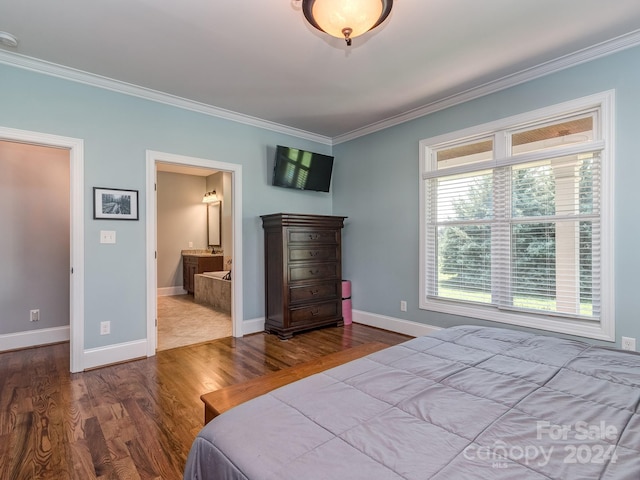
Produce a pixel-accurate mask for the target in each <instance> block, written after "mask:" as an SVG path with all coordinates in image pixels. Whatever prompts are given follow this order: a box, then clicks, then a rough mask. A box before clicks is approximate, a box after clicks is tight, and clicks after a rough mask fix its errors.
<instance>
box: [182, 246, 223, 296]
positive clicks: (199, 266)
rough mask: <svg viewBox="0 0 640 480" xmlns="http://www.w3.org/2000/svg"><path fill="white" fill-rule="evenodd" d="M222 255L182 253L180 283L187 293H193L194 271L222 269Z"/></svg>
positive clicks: (216, 270)
mask: <svg viewBox="0 0 640 480" xmlns="http://www.w3.org/2000/svg"><path fill="white" fill-rule="evenodd" d="M222 265H223V261H222V255H207V254H193V255H190V254H183V255H182V285H183V288H184V289H185V290H186V291H187V293H190V294H193V291H194V289H195V282H194V279H193V276H194V275H195V274H196V273H203V272H218V271H220V270H222Z"/></svg>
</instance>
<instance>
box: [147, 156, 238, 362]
mask: <svg viewBox="0 0 640 480" xmlns="http://www.w3.org/2000/svg"><path fill="white" fill-rule="evenodd" d="M156 162H162V163H173V164H178V165H185V166H191V167H204V168H210V169H212V170H221V171H225V172H229V173H231V229H232V239H233V240H232V241H233V282H232V283H231V320H232V324H233V327H232V333H233V336H234V337H242V335H243V333H242V320H243V313H242V165H238V164H235V163H226V162H218V161H216V160H207V159H204V158H196V157H186V156H183V155H175V154H172V153H163V152H156V151H153V150H147V185H146V187H147V198H146V200H147V208H146V211H147V356H148V357H150V356H153V355H155V354H156V346H157V327H156V318H157V298H158V293H157V289H158V272H157V259H156V251H157V232H158V228H157V200H156Z"/></svg>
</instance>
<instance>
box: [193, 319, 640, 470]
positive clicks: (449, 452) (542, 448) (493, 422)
mask: <svg viewBox="0 0 640 480" xmlns="http://www.w3.org/2000/svg"><path fill="white" fill-rule="evenodd" d="M639 404H640V355H638V354H634V353H628V352H622V351H614V350H610V349H605V348H599V347H594V346H589V345H588V344H586V343H582V342H576V341H569V340H562V339H558V338H553V337H547V336H538V335H531V334H526V333H521V332H516V331H512V330H505V329H495V328H481V327H470V326H464V327H454V328H449V329H446V330H442V331H440V332H438V333H436V334H434V335H430V336H425V337H421V338H416V339H412V340H410V341H408V342H406V343H403V344H401V345H397V346H395V347H391V348H388V349H386V350H382V351H380V352H378V353H374V354H372V355H369V356H368V357H365V358H363V359H360V360H356V361H353V362H350V363H348V364H346V365H343V366H341V367H338V368H334V369H332V370H328V371H327V372H325V373H321V374H318V375H314V376H312V377H309V378H307V379H304V380H301V381H299V382H296V383H294V384H291V385H288V386H286V387H283V388H280V389H278V390H275V391H274V392H272V393H270V394H268V395H264V396H262V397H259V398H256V399H255V400H252V401H250V402H247V403H245V404H242V405H240V406H238V407H236V408H234V409H232V410H230V411H228V412H226V413H224V414H222V415H221V416H219V417H217V418H216V419H214V420H213V421H212V422H210V423H209V424H208V425H207V426H205V427H204V429H203V430H202V431H201V432H200V433H199V435H198V436H197V438H196V439H195V441H194V443H193V446H192V448H191V452H190V454H189V458H188V461H187V465H186V470H185V475H184V478H185V479H200V480H210V479H216V480H222V479H274V480H283V479H292V480H303V479H304V480H310V479H349V480H351V479H366V480H374V479H434V480H435V479H437V480H464V479H483V480H484V479H517V480H524V479H549V478H551V479H563V480H566V479H581V480H582V479H602V480H609V479H619V480H623V479H624V480H638V479H640V410H639V408H640V407H639Z"/></svg>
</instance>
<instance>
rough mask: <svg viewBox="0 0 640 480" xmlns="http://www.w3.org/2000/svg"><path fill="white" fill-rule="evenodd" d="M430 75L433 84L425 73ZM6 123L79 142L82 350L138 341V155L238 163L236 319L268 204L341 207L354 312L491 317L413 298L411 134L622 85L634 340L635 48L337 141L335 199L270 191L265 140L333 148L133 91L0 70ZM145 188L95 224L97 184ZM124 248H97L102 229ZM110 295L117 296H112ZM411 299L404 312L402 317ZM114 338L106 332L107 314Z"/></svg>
mask: <svg viewBox="0 0 640 480" xmlns="http://www.w3.org/2000/svg"><path fill="white" fill-rule="evenodd" d="M425 81H428V79H425ZM0 85H2V87H3V88H1V89H0V105H2V108H0V125H1V126H3V127H10V128H17V129H24V130H31V131H37V132H43V133H50V134H55V135H61V136H67V137H74V138H81V139H83V140H84V146H85V179H84V188H85V232H84V233H85V282H86V284H85V348H93V347H99V346H104V345H109V344H117V343H121V342H126V341H133V340H138V339H141V338H144V337H145V335H146V307H145V292H146V279H145V248H146V239H145V221H146V215H147V211H146V206H145V193H146V192H145V151H146V150H147V149H149V150H155V151H161V152H168V153H175V154H180V155H186V156H193V157H201V158H207V159H212V160H218V161H222V162H229V163H237V164H240V165H242V166H243V207H244V211H243V225H242V226H243V230H244V237H243V256H244V271H243V277H244V284H243V291H244V317H245V319H251V318H257V317H262V316H263V315H264V305H263V304H264V294H263V290H264V281H263V278H264V269H263V245H262V238H263V237H262V228H261V223H260V218H259V216H260V215H262V214H266V213H274V212H291V213H317V214H332V213H333V214H335V215H345V216H348V217H349V218H348V219H347V221H346V227H345V229H344V231H343V239H344V264H343V271H344V277H345V278H348V279H350V280H352V282H353V304H354V308H356V309H359V310H364V311H368V312H372V313H376V314H381V315H388V316H391V317H397V318H404V319H407V320H413V321H417V322H422V323H426V324H431V325H438V326H450V325H456V324H461V323H475V324H490V322H483V321H479V320H473V319H469V318H462V317H453V316H448V315H444V314H435V313H431V312H427V311H423V310H419V309H418V308H417V304H418V295H419V292H418V272H419V266H418V260H417V259H418V235H419V232H418V225H419V220H418V181H419V180H418V177H419V165H418V142H419V141H420V140H421V139H424V138H429V137H432V136H435V135H438V134H442V133H446V132H450V131H455V130H459V129H462V128H465V127H469V126H473V125H477V124H481V123H485V122H490V121H493V120H496V119H499V118H504V117H508V116H511V115H515V114H518V113H521V112H525V111H529V110H532V109H536V108H541V107H544V106H547V105H552V104H555V103H559V102H563V101H567V100H571V99H574V98H577V97H582V96H585V95H589V94H593V93H597V92H601V91H604V90H609V89H615V90H616V158H615V161H616V189H615V191H616V193H615V202H616V209H615V215H616V218H615V221H616V232H615V233H616V241H615V249H616V252H615V254H616V265H615V267H616V333H617V337H618V338H619V337H620V336H621V335H624V336H631V337H636V338H640V321H639V320H638V318H639V317H640V314H639V313H638V309H637V308H636V303H635V297H636V296H637V293H636V284H637V282H636V281H635V275H636V272H638V271H640V254H639V253H638V247H637V242H636V239H637V238H640V222H638V221H637V218H638V215H637V213H636V212H637V204H638V203H639V201H640V198H638V197H639V193H638V192H640V189H639V188H638V182H639V180H640V161H638V159H637V155H636V150H637V148H636V139H637V137H638V132H640V120H638V118H640V117H638V113H637V111H638V106H640V48H634V49H629V50H627V51H624V52H621V53H618V54H615V55H611V56H608V57H605V58H602V59H599V60H596V61H593V62H590V63H586V64H583V65H580V66H577V67H574V68H571V69H568V70H565V71H562V72H559V73H556V74H553V75H549V76H546V77H544V78H540V79H537V80H534V81H531V82H528V83H526V84H523V85H520V86H516V87H513V88H510V89H508V90H505V91H502V92H499V93H496V94H493V95H489V96H486V97H483V98H480V99H477V100H473V101H470V102H467V103H465V104H462V105H458V106H455V107H452V108H449V109H446V110H443V111H440V112H436V113H434V114H431V115H428V116H425V117H422V118H420V119H416V120H413V121H411V122H407V123H404V124H402V125H399V126H396V127H392V128H389V129H386V130H384V131H381V132H378V133H375V134H371V135H368V136H366V137H362V138H359V139H356V140H353V141H350V142H346V143H343V144H339V145H336V146H335V147H334V148H333V154H334V155H335V156H336V162H335V166H334V178H333V185H332V192H333V193H332V195H330V194H324V193H317V192H299V191H295V190H288V189H280V188H277V187H272V186H270V185H269V183H270V173H271V172H270V168H271V166H272V162H273V159H272V158H271V157H272V155H273V148H274V146H275V145H277V144H285V145H290V146H294V147H298V148H305V149H309V150H314V151H317V152H319V153H331V148H330V147H329V146H327V145H323V144H319V143H314V142H311V141H308V140H302V139H299V138H295V137H292V136H287V135H284V134H279V133H275V132H272V131H268V130H264V129H260V128H256V127H251V126H247V125H243V124H239V123H236V122H231V121H227V120H223V119H219V118H215V117H210V116H206V115H203V114H198V113H194V112H191V111H186V110H182V109H178V108H174V107H170V106H167V105H163V104H158V103H154V102H151V101H147V100H143V99H139V98H136V97H132V96H127V95H123V94H118V93H115V92H111V91H107V90H102V89H98V88H94V87H89V86H86V85H82V84H79V83H75V82H70V81H67V80H63V79H59V78H55V77H50V76H46V75H41V74H38V73H33V72H30V71H26V70H22V69H17V68H13V67H9V66H6V65H0ZM93 186H105V187H116V188H130V189H135V190H139V192H140V221H139V222H114V221H105V220H101V221H96V220H93V219H92V196H91V195H92V191H91V189H92V187H93ZM105 229H106V230H116V231H117V240H118V243H117V244H116V245H115V246H113V245H111V246H105V245H100V244H99V241H98V240H99V238H98V236H99V231H100V230H105ZM114 299H115V301H114ZM400 300H407V302H408V307H409V308H408V311H407V312H406V313H404V312H400V311H399V302H400ZM104 320H109V321H111V332H112V333H111V335H109V336H100V335H99V324H100V322H101V321H104Z"/></svg>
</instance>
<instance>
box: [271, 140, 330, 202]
mask: <svg viewBox="0 0 640 480" xmlns="http://www.w3.org/2000/svg"><path fill="white" fill-rule="evenodd" d="M332 170H333V157H332V156H330V155H322V154H320V153H313V152H308V151H306V150H300V149H297V148H291V147H284V146H282V145H278V146H277V148H276V161H275V165H274V167H273V181H272V185H276V186H278V187H286V188H297V189H299V190H315V191H318V192H328V191H329V186H330V185H331V171H332Z"/></svg>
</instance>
